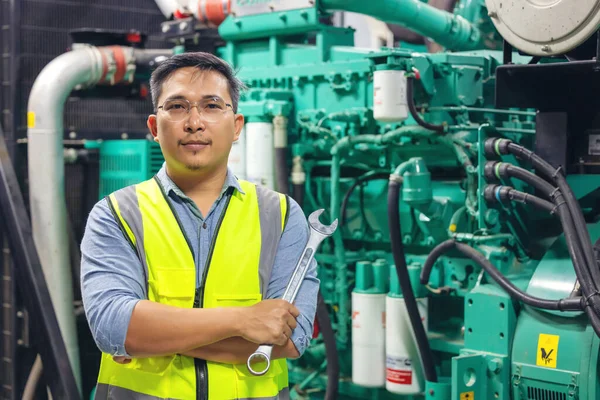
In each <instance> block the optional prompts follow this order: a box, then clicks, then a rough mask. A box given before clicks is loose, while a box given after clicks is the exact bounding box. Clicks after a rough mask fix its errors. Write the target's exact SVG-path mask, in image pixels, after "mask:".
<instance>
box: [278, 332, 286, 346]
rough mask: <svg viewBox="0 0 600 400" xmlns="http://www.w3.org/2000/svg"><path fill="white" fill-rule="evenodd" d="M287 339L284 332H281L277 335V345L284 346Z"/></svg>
mask: <svg viewBox="0 0 600 400" xmlns="http://www.w3.org/2000/svg"><path fill="white" fill-rule="evenodd" d="M287 341H288V338H287V336H286V335H285V333H283V334H281V335H280V336H279V340H278V341H277V345H278V346H285V344H286V343H287Z"/></svg>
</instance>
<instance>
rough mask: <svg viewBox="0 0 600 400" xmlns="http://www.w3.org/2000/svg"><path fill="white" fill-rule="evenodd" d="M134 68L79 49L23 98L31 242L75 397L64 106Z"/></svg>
mask: <svg viewBox="0 0 600 400" xmlns="http://www.w3.org/2000/svg"><path fill="white" fill-rule="evenodd" d="M134 65H135V64H134V60H133V49H131V48H128V47H121V46H109V47H93V46H88V45H80V46H77V47H76V48H74V50H73V51H70V52H68V53H65V54H62V55H60V56H58V57H57V58H55V59H54V60H52V61H51V62H50V63H49V64H48V65H46V66H45V67H44V69H43V70H42V71H41V72H40V74H39V75H38V77H37V78H36V80H35V83H34V84H33V88H32V89H31V94H30V96H29V104H28V113H27V126H28V130H27V137H28V154H29V157H28V158H29V160H28V167H29V168H28V171H29V191H30V207H31V225H32V233H33V239H34V242H35V246H36V248H37V251H38V253H39V256H40V261H41V264H42V269H43V271H44V276H45V279H46V282H47V285H48V290H49V292H50V297H51V300H52V305H53V307H54V310H55V312H56V315H57V319H58V324H59V326H60V331H61V334H62V337H63V340H64V342H65V346H66V348H67V353H68V355H69V360H70V363H71V367H72V369H73V373H74V374H75V379H76V380H77V383H78V386H79V390H80V391H81V373H80V368H79V347H78V343H77V342H78V341H77V330H76V326H75V313H74V305H73V289H72V279H71V269H70V267H69V262H70V261H69V247H68V246H69V240H68V233H67V232H68V231H67V208H66V200H65V192H64V154H63V134H64V127H63V111H64V104H65V101H66V100H67V97H68V96H69V94H70V93H71V91H72V90H73V89H75V88H77V89H82V88H85V87H89V86H93V85H95V84H98V83H109V84H116V83H119V82H128V81H130V80H131V79H132V77H133V73H134V72H135V66H134ZM132 66H133V67H132Z"/></svg>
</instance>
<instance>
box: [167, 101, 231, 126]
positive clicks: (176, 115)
mask: <svg viewBox="0 0 600 400" xmlns="http://www.w3.org/2000/svg"><path fill="white" fill-rule="evenodd" d="M192 107H197V108H198V113H200V115H201V116H202V117H203V119H204V121H206V122H209V123H210V122H219V121H220V120H221V119H222V118H223V115H225V113H226V112H227V111H229V109H231V111H233V107H232V106H231V104H227V103H225V102H224V101H223V100H222V99H220V98H218V97H211V98H207V99H202V100H200V101H198V102H190V101H188V100H186V99H173V100H167V101H165V102H164V103H163V105H162V106H159V107H158V108H159V109H161V108H162V109H163V110H164V111H165V113H166V114H167V117H168V118H169V119H170V120H171V121H173V122H179V121H182V120H183V119H185V118H187V117H188V116H189V115H190V111H191V109H192Z"/></svg>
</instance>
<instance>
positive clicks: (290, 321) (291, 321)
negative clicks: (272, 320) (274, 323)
mask: <svg viewBox="0 0 600 400" xmlns="http://www.w3.org/2000/svg"><path fill="white" fill-rule="evenodd" d="M285 323H286V325H287V326H289V327H290V328H292V329H296V325H298V323H297V322H296V318H294V317H292V315H291V314H287V316H286V318H285Z"/></svg>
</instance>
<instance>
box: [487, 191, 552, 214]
mask: <svg viewBox="0 0 600 400" xmlns="http://www.w3.org/2000/svg"><path fill="white" fill-rule="evenodd" d="M483 193H484V198H485V200H486V201H487V202H488V203H495V202H502V201H503V200H511V201H517V202H519V203H523V204H531V205H533V206H534V207H536V208H541V209H542V210H545V211H548V212H549V213H554V212H555V211H556V207H555V205H554V204H553V203H551V202H549V201H547V200H544V199H540V198H539V197H537V196H534V195H532V194H529V193H525V192H521V191H518V190H516V189H514V188H512V187H510V186H503V185H487V186H486V187H485V189H484V190H483Z"/></svg>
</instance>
